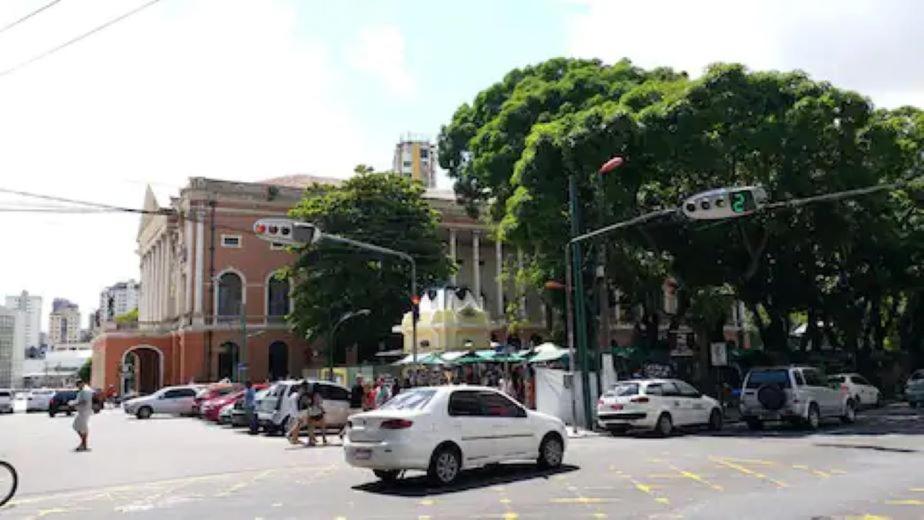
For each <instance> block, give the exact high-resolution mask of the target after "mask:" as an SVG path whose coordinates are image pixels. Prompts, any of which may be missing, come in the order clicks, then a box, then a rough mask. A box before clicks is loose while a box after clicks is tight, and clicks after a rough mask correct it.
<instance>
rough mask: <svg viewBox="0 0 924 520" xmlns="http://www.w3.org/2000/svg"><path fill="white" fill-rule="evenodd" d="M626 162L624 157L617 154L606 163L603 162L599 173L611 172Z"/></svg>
mask: <svg viewBox="0 0 924 520" xmlns="http://www.w3.org/2000/svg"><path fill="white" fill-rule="evenodd" d="M625 162H626V160H625V159H624V158H622V157H620V156H618V155H617V156H616V157H613V158H612V159H610V160H609V161H606V162H605V163H603V166H601V167H600V170H599V172H598V173H610V172H611V171H613V170H615V169H616V168H619V167H620V166H622V165H623V164H624V163H625Z"/></svg>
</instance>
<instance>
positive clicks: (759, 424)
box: [744, 419, 764, 432]
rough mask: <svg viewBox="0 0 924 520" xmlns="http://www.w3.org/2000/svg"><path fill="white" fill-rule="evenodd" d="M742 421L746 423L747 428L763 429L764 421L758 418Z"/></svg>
mask: <svg viewBox="0 0 924 520" xmlns="http://www.w3.org/2000/svg"><path fill="white" fill-rule="evenodd" d="M744 422H746V423H747V425H748V429H749V430H751V431H755V432H756V431H759V430H763V429H764V423H763V421H761V420H760V419H745V420H744Z"/></svg>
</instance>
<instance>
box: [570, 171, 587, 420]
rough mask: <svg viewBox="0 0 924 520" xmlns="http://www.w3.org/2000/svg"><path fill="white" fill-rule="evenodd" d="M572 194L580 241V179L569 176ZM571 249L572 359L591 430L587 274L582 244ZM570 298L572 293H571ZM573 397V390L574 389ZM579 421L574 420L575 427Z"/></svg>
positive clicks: (574, 231)
mask: <svg viewBox="0 0 924 520" xmlns="http://www.w3.org/2000/svg"><path fill="white" fill-rule="evenodd" d="M568 192H569V206H570V208H569V210H570V213H571V236H572V237H577V236H578V234H579V233H580V232H581V212H580V206H579V205H578V188H577V177H576V176H575V175H574V174H571V175H570V176H568ZM568 245H569V246H570V247H571V260H572V262H571V265H570V266H569V268H570V269H571V270H572V271H573V274H572V278H573V280H574V294H573V298H574V324H573V327H574V331H575V336H576V337H577V347H578V348H577V359H573V358H572V359H571V366H572V370H573V367H574V366H575V365H578V364H579V366H580V367H581V397H582V400H583V409H584V426H585V428H588V429H591V428H592V427H593V410H592V409H591V406H590V377H589V374H588V373H587V319H586V318H585V314H586V309H587V305H586V303H587V302H586V301H585V298H584V273H583V267H584V266H583V255H582V254H581V244H580V243H579V242H577V241H575V239H574V238H572V239H571V241H570V242H569V243H568ZM569 296H571V293H570V292H569ZM571 392H572V395H573V394H574V388H572V389H571ZM576 422H577V417H575V423H576Z"/></svg>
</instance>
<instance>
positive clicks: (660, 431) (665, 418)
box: [654, 412, 674, 437]
mask: <svg viewBox="0 0 924 520" xmlns="http://www.w3.org/2000/svg"><path fill="white" fill-rule="evenodd" d="M673 431H674V422H673V421H672V420H671V414H669V413H667V412H664V413H662V414H661V416H660V417H658V422H656V423H655V429H654V432H655V434H656V435H657V436H659V437H667V436H668V435H670V434H671V432H673Z"/></svg>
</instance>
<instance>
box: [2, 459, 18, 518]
mask: <svg viewBox="0 0 924 520" xmlns="http://www.w3.org/2000/svg"><path fill="white" fill-rule="evenodd" d="M18 484H19V477H18V476H17V475H16V469H15V468H13V465H12V464H10V463H9V462H5V461H2V460H0V507H3V505H4V504H6V503H7V502H9V501H10V499H11V498H13V495H14V494H16V486H17V485H18Z"/></svg>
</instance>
